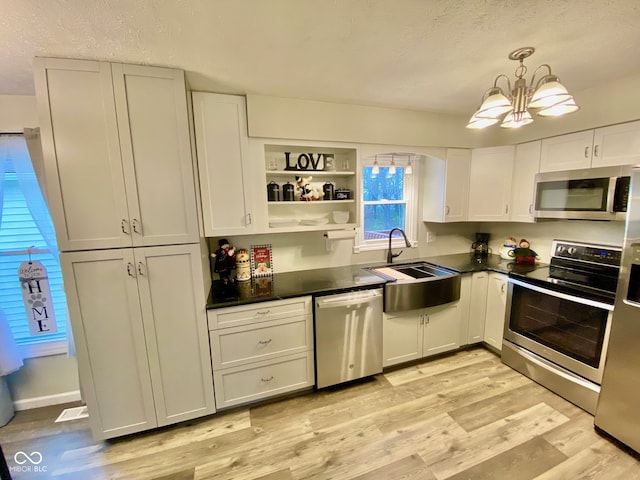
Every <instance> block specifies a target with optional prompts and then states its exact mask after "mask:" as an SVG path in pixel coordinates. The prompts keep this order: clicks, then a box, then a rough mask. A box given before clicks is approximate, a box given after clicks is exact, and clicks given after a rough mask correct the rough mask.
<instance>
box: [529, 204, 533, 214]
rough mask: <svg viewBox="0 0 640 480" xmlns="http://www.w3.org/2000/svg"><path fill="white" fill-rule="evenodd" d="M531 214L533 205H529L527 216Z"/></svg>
mask: <svg viewBox="0 0 640 480" xmlns="http://www.w3.org/2000/svg"><path fill="white" fill-rule="evenodd" d="M532 213H533V203H530V204H529V215H531V214H532Z"/></svg>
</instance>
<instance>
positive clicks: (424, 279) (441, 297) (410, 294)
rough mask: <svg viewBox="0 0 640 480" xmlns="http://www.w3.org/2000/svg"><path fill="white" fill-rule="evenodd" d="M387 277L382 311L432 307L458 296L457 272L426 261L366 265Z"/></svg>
mask: <svg viewBox="0 0 640 480" xmlns="http://www.w3.org/2000/svg"><path fill="white" fill-rule="evenodd" d="M369 270H370V271H371V272H373V273H375V274H376V275H379V276H380V277H382V278H384V279H386V280H388V282H387V283H386V284H385V286H384V311H385V312H401V311H405V310H414V309H417V308H426V307H434V306H436V305H442V304H445V303H449V302H454V301H456V300H459V299H460V275H459V274H457V273H455V272H451V271H449V270H446V269H444V268H440V267H436V266H435V265H430V264H428V263H425V262H416V263H404V264H398V265H392V264H387V265H381V266H379V267H369Z"/></svg>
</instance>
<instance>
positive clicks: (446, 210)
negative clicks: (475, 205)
mask: <svg viewBox="0 0 640 480" xmlns="http://www.w3.org/2000/svg"><path fill="white" fill-rule="evenodd" d="M450 211H451V208H449V205H447V206H446V208H445V215H449V212H450Z"/></svg>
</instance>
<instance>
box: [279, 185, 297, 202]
mask: <svg viewBox="0 0 640 480" xmlns="http://www.w3.org/2000/svg"><path fill="white" fill-rule="evenodd" d="M295 191H296V189H295V187H294V186H293V184H292V183H289V182H287V183H285V184H284V185H283V186H282V200H284V201H285V202H293V201H294V199H295Z"/></svg>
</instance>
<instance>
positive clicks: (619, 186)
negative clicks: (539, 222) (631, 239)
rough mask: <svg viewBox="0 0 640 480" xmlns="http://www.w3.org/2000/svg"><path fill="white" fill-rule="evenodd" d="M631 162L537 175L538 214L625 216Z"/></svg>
mask: <svg viewBox="0 0 640 480" xmlns="http://www.w3.org/2000/svg"><path fill="white" fill-rule="evenodd" d="M630 175H631V166H621V167H600V168H588V169H584V170H568V171H564V172H545V173H539V174H537V175H536V189H535V192H536V196H535V202H534V205H535V212H534V215H535V217H536V218H568V219H577V220H625V219H626V216H627V213H626V212H627V203H628V201H629V181H630Z"/></svg>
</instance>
